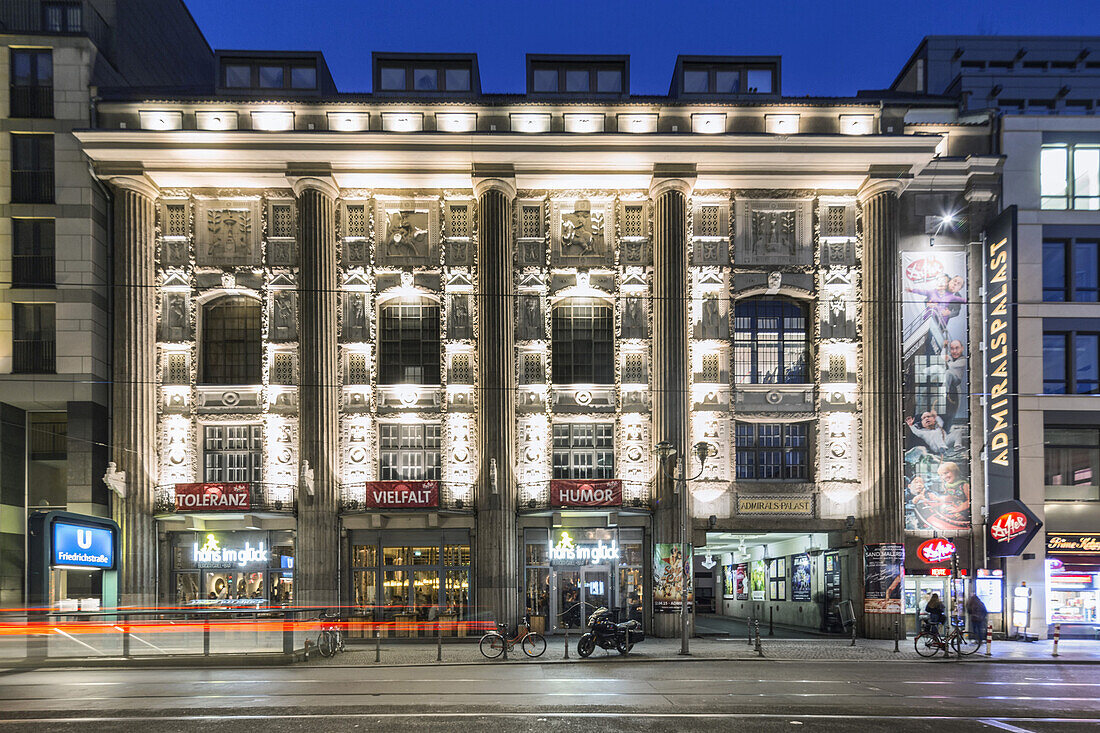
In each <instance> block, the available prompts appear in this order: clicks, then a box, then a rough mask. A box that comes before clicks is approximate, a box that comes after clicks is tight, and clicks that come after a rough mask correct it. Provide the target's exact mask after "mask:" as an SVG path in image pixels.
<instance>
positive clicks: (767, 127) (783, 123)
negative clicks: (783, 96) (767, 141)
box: [764, 114, 798, 135]
mask: <svg viewBox="0 0 1100 733" xmlns="http://www.w3.org/2000/svg"><path fill="white" fill-rule="evenodd" d="M764 131H765V132H767V133H769V134H772V135H795V134H797V133H798V115H792V114H782V115H764Z"/></svg>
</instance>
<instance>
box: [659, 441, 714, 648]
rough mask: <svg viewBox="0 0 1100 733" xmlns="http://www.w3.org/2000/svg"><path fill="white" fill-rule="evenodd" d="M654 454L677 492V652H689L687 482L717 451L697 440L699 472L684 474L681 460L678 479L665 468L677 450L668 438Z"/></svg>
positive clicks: (691, 567) (691, 578)
mask: <svg viewBox="0 0 1100 733" xmlns="http://www.w3.org/2000/svg"><path fill="white" fill-rule="evenodd" d="M655 450H656V452H657V457H658V459H659V461H660V464H661V473H663V474H664V475H665V476H667V477H668V478H670V479H672V490H673V491H674V492H675V493H677V494H680V561H681V562H683V563H684V568H683V571H682V573H681V578H682V580H681V583H680V654H683V655H690V654H691V652H690V651H688V611H687V594H688V588H691V590H692V591H693V592H694V590H695V588H694V587H693V586H694V585H695V582H694V569H695V568H694V565H693V558H691V557H689V556H688V511H687V483H688V481H694V480H695V479H697V478H699V477H700V476H702V475H703V466H704V465H705V464H706V462H707V458H708V457H709V456H710V455H711V454H712V452H713V453H715V454H717V450H715V449H714V446H712V445H710V444H709V443H707V442H704V441H700V442H698V443H696V444H695V445H693V446H692V447H691V452H692V453H694V454H695V457H696V458H698V459H699V473H697V474H695V475H694V476H692V477H691V478H688V477H687V475H686V471H687V466H686V464H687V461H680V478H679V479H677V478H676V473H675V467H674V468H673V471H672V472H671V473H670V472H669V471H668V470H667V467H666V465H665V464H667V463H668V462H669V460H670V459H672V458H673V456H675V455H676V453H677V450H676V448H675V446H673V445H672V443H670V442H669V441H667V440H662V441H661V442H660V443H658V444H657V445H656V447H655ZM677 481H679V483H680V484H683V492H682V493H681V491H680V486H679V484H678V483H677Z"/></svg>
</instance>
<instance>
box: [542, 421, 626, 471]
mask: <svg viewBox="0 0 1100 733" xmlns="http://www.w3.org/2000/svg"><path fill="white" fill-rule="evenodd" d="M614 476H615V425H614V424H613V423H560V424H557V425H555V426H554V478H560V479H609V478H614Z"/></svg>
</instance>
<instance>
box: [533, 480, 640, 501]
mask: <svg viewBox="0 0 1100 733" xmlns="http://www.w3.org/2000/svg"><path fill="white" fill-rule="evenodd" d="M622 503H623V482H622V481H620V480H619V479H610V480H607V481H595V480H593V481H583V480H582V481H574V480H572V479H554V480H552V481H551V482H550V506H622Z"/></svg>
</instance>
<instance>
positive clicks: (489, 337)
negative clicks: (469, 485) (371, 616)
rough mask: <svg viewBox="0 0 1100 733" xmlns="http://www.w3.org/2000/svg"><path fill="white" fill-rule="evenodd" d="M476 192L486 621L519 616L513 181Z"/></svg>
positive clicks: (480, 579)
mask: <svg viewBox="0 0 1100 733" xmlns="http://www.w3.org/2000/svg"><path fill="white" fill-rule="evenodd" d="M474 193H475V194H476V195H477V324H478V327H477V395H478V409H477V440H478V479H477V487H476V489H475V491H476V505H477V536H476V540H475V542H474V567H475V575H476V576H477V577H476V584H477V595H476V596H475V598H474V602H475V603H476V604H477V608H478V612H479V613H480V614H482V615H483V616H484V617H485V618H488V619H491V620H494V621H498V622H506V623H510V624H511V623H515V622H516V621H517V619H518V617H519V600H520V593H521V591H520V587H519V570H518V554H519V551H518V549H517V547H516V480H515V474H514V468H513V466H514V465H515V462H516V455H515V454H516V349H515V284H514V283H513V281H512V276H513V265H512V258H513V253H512V249H513V248H512V202H513V201H514V200H515V197H516V188H515V184H514V183H513V179H510V178H506V177H500V178H495V177H494V178H480V177H477V174H476V173H475V178H474Z"/></svg>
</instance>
